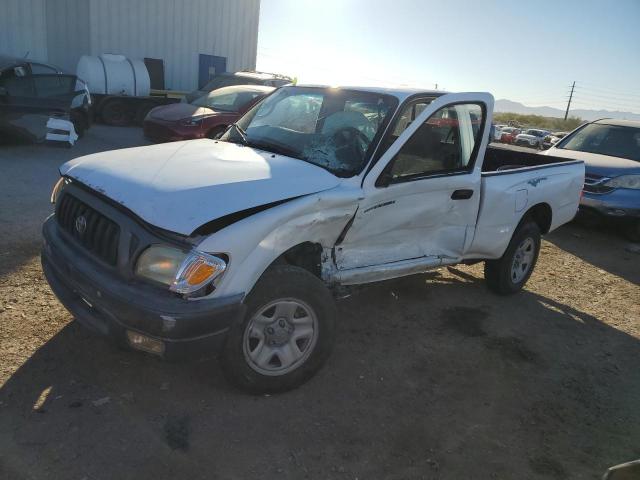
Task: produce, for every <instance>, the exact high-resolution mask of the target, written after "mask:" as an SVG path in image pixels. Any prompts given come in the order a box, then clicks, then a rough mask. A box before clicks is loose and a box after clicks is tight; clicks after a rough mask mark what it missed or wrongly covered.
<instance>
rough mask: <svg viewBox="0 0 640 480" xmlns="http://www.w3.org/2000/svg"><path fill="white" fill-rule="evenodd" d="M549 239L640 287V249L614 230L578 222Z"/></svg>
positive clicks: (552, 234) (639, 246)
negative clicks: (586, 225) (583, 224)
mask: <svg viewBox="0 0 640 480" xmlns="http://www.w3.org/2000/svg"><path fill="white" fill-rule="evenodd" d="M545 239H546V240H547V241H549V242H551V243H553V244H554V245H555V246H557V247H558V248H561V249H562V250H564V251H566V252H568V253H570V254H572V255H575V256H576V257H579V258H581V259H583V260H584V261H586V262H588V263H590V264H591V265H594V266H595V267H598V268H600V269H602V270H605V271H607V272H609V273H612V274H613V275H616V276H618V277H620V278H624V279H625V280H628V281H629V282H631V283H634V284H636V285H640V268H638V264H640V245H638V244H633V243H630V242H629V241H628V240H626V239H625V238H624V236H623V235H622V233H621V232H620V231H618V230H616V229H613V227H606V228H605V227H601V228H587V227H585V226H582V225H580V224H579V223H577V222H575V221H574V222H572V223H569V224H567V225H564V226H563V227H561V228H559V229H558V230H556V231H554V232H552V233H551V234H549V235H547V236H546V237H545Z"/></svg>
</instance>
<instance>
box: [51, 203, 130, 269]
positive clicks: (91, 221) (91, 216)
mask: <svg viewBox="0 0 640 480" xmlns="http://www.w3.org/2000/svg"><path fill="white" fill-rule="evenodd" d="M56 218H57V219H58V224H59V225H60V226H61V227H62V228H63V229H64V230H65V231H66V232H67V233H69V234H70V235H71V236H72V237H73V238H74V239H75V240H76V241H77V242H78V243H79V244H80V245H82V246H83V247H84V248H86V249H87V250H89V251H90V252H91V253H93V254H94V255H96V256H97V257H99V258H100V259H102V260H103V261H105V262H107V263H108V264H110V265H115V264H116V262H117V259H118V239H119V237H120V227H118V225H117V224H116V223H114V222H113V221H111V220H109V219H108V218H107V217H105V216H104V215H102V214H101V213H98V212H97V211H96V210H94V209H93V208H91V207H89V206H88V205H87V204H85V203H84V202H81V201H80V200H78V199H77V198H76V197H74V196H73V195H70V194H66V195H63V196H62V198H61V199H60V201H59V202H58V205H57V208H56Z"/></svg>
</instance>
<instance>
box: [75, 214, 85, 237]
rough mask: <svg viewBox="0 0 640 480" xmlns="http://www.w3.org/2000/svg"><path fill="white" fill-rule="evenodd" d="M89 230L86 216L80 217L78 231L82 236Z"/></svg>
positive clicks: (77, 219)
mask: <svg viewBox="0 0 640 480" xmlns="http://www.w3.org/2000/svg"><path fill="white" fill-rule="evenodd" d="M86 229H87V219H86V218H85V217H84V215H80V216H79V217H77V218H76V231H77V232H78V233H79V234H80V235H82V234H83V233H84V232H85V230H86Z"/></svg>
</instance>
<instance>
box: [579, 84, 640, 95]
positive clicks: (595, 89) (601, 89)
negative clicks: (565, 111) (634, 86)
mask: <svg viewBox="0 0 640 480" xmlns="http://www.w3.org/2000/svg"><path fill="white" fill-rule="evenodd" d="M576 87H578V88H583V89H586V90H592V91H596V92H601V93H608V94H614V95H622V96H624V97H640V92H621V91H619V90H612V89H611V88H601V87H594V86H590V84H588V83H587V84H586V85H581V84H578V85H576Z"/></svg>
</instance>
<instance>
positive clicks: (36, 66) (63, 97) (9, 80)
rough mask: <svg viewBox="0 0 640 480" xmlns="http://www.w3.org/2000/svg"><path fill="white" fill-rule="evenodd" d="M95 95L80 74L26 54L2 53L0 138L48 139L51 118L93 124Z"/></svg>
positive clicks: (81, 128)
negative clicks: (48, 124)
mask: <svg viewBox="0 0 640 480" xmlns="http://www.w3.org/2000/svg"><path fill="white" fill-rule="evenodd" d="M90 107H91V95H90V94H89V90H88V89H87V85H86V84H85V82H83V81H82V80H80V79H79V78H78V77H77V76H76V75H70V74H65V73H63V72H62V71H61V70H60V69H58V68H56V67H54V66H52V65H47V64H43V63H36V62H32V61H30V60H27V59H24V58H17V57H8V56H0V138H2V137H5V138H8V139H22V140H27V141H32V142H41V141H44V140H45V139H46V137H47V133H48V130H49V129H48V128H47V123H48V122H49V121H50V120H51V119H60V120H67V121H71V122H72V123H73V126H74V129H75V131H76V133H77V134H78V135H79V136H82V134H83V133H84V132H85V130H86V129H87V128H89V126H90V125H91V114H90Z"/></svg>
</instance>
